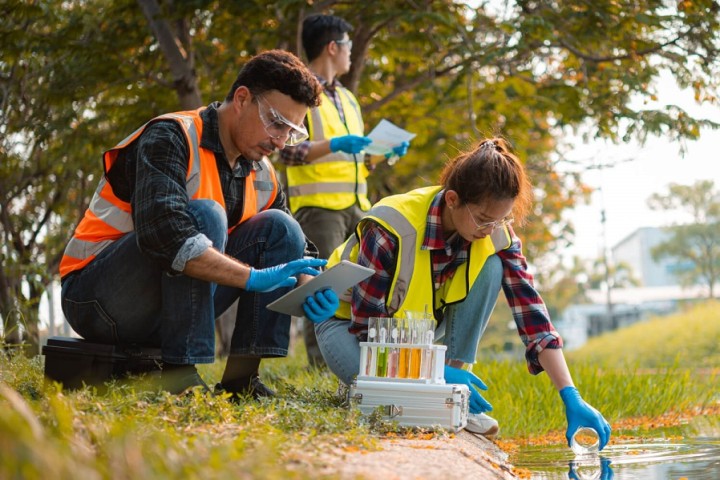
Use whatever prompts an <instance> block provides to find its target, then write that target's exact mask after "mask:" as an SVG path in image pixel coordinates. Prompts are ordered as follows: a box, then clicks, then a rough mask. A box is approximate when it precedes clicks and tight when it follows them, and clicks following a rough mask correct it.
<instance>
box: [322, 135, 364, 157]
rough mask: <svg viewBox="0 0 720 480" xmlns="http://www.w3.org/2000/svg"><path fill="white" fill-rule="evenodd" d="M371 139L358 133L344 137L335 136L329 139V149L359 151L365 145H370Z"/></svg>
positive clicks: (332, 150) (347, 151)
mask: <svg viewBox="0 0 720 480" xmlns="http://www.w3.org/2000/svg"><path fill="white" fill-rule="evenodd" d="M371 143H372V140H370V139H369V138H368V137H361V136H360V135H345V136H344V137H335V138H332V139H330V151H331V152H337V151H338V150H339V151H341V152H345V153H360V152H361V151H362V150H363V149H364V148H365V147H367V146H368V145H370V144H371Z"/></svg>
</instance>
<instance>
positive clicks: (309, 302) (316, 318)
mask: <svg viewBox="0 0 720 480" xmlns="http://www.w3.org/2000/svg"><path fill="white" fill-rule="evenodd" d="M339 307H340V299H339V298H338V296H337V294H335V292H334V291H332V289H330V288H326V289H325V290H319V291H317V292H315V295H311V296H309V297H307V298H306V299H305V303H303V310H304V311H305V316H306V317H307V318H308V320H310V321H311V322H313V323H322V322H324V321H325V320H327V319H328V318H330V317H332V316H333V315H335V312H336V311H337V309H338V308H339Z"/></svg>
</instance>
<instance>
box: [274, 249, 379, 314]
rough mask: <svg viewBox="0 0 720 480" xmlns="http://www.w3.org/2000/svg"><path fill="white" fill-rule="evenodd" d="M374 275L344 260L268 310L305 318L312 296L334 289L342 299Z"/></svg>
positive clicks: (290, 292)
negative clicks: (307, 302) (356, 285)
mask: <svg viewBox="0 0 720 480" xmlns="http://www.w3.org/2000/svg"><path fill="white" fill-rule="evenodd" d="M373 273H375V270H373V269H372V268H368V267H362V266H360V265H358V264H356V263H352V262H349V261H347V260H343V261H342V262H340V263H338V264H336V265H333V266H332V267H330V268H328V269H327V270H325V271H324V272H322V273H321V274H320V275H318V276H316V277H314V278H313V279H312V280H310V281H309V282H307V283H306V284H304V285H300V286H299V287H296V288H294V289H292V290H290V291H289V292H288V293H286V294H285V295H283V296H282V297H280V298H278V299H277V300H275V301H274V302H272V303H270V304H268V306H267V308H268V309H269V310H272V311H274V312H280V313H286V314H288V315H293V316H295V317H304V316H305V311H304V310H303V308H302V306H303V303H305V299H306V298H307V297H309V296H310V295H314V294H315V292H317V291H318V290H325V289H326V288H332V290H333V291H334V292H335V293H336V294H337V296H338V297H340V296H341V295H342V294H343V293H345V291H346V290H347V289H348V288H350V287H352V286H353V285H355V284H357V283H359V282H361V281H363V280H365V279H366V278H368V277H369V276H370V275H372V274H373Z"/></svg>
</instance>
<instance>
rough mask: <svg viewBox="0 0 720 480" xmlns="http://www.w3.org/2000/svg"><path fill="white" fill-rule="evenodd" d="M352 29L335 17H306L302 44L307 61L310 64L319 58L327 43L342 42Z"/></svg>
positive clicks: (319, 15)
mask: <svg viewBox="0 0 720 480" xmlns="http://www.w3.org/2000/svg"><path fill="white" fill-rule="evenodd" d="M352 28H353V27H352V25H350V24H349V23H348V22H346V21H345V20H343V19H342V18H340V17H336V16H335V15H321V14H318V15H310V16H309V17H306V18H305V20H303V26H302V44H303V49H304V50H305V55H306V56H307V58H308V61H309V62H312V61H313V60H315V59H316V58H317V57H319V56H320V54H321V53H322V51H323V48H325V45H327V44H328V43H330V42H332V41H336V40H342V39H343V36H344V35H345V34H346V33H348V32H350V31H352Z"/></svg>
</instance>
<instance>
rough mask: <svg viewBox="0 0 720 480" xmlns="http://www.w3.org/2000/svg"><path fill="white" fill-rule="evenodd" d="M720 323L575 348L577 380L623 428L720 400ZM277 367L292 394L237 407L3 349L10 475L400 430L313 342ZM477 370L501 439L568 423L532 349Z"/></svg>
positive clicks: (137, 467)
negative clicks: (45, 371) (375, 411)
mask: <svg viewBox="0 0 720 480" xmlns="http://www.w3.org/2000/svg"><path fill="white" fill-rule="evenodd" d="M718 319H720V304H718V303H712V304H708V305H705V306H702V307H698V308H697V309H694V310H691V311H688V312H686V313H683V314H679V315H675V316H672V317H667V318H660V319H653V320H649V321H647V322H644V323H642V324H638V325H635V326H633V327H631V328H628V329H625V330H623V331H619V332H614V333H612V334H609V335H606V336H603V337H599V338H597V339H595V340H593V341H592V342H590V343H589V344H588V345H587V346H586V347H585V348H584V349H582V350H580V351H577V352H569V354H568V357H569V358H570V362H571V370H572V373H573V375H574V377H575V380H576V383H577V385H578V388H579V389H580V391H581V392H582V394H583V396H584V397H585V398H586V399H587V400H588V402H590V403H591V404H593V405H594V406H596V407H597V408H598V409H600V410H601V411H602V412H603V413H604V414H605V416H606V417H607V418H608V419H609V420H610V421H611V423H614V424H616V423H618V422H621V421H622V420H624V419H632V418H642V417H646V418H660V417H661V416H662V415H663V414H667V413H668V412H686V411H691V410H692V409H693V408H696V407H698V406H700V407H702V406H712V405H717V403H718V398H717V376H716V374H714V373H712V371H711V367H713V366H717V365H718V364H719V363H718V361H717V343H718V341H717V340H718V338H719V336H720V330H719V329H718V328H719V326H718V323H720V320H718ZM708 339H710V340H708ZM712 340H714V341H712ZM713 359H714V360H713ZM264 365H266V366H265V367H264V370H263V378H264V379H265V380H267V381H268V383H269V384H270V385H271V386H273V387H275V388H277V389H278V393H280V395H281V398H278V399H275V400H272V401H262V402H253V401H248V402H245V403H242V404H240V405H234V404H231V403H229V402H228V401H227V400H226V399H224V398H219V397H212V396H209V395H202V394H196V395H194V396H188V397H182V398H179V397H174V396H171V395H168V394H166V393H161V392H157V391H154V390H149V385H148V382H147V381H139V382H138V383H136V384H130V385H120V384H115V385H111V386H110V388H109V389H108V391H107V392H106V393H99V392H97V391H95V390H93V389H91V388H86V389H84V390H80V391H75V392H61V391H59V390H58V389H57V387H56V386H53V385H46V384H45V383H44V381H43V378H42V359H41V358H40V357H38V358H34V359H27V358H25V357H22V356H19V357H18V356H15V357H10V356H7V355H6V354H3V353H0V452H2V462H0V478H24V479H35V478H37V479H40V478H88V479H95V478H98V479H101V478H128V479H130V478H133V479H134V478H145V479H155V478H158V479H159V478H190V479H192V478H202V479H213V478H218V479H220V478H222V479H226V478H300V479H304V478H323V476H322V475H319V474H318V465H321V464H322V462H323V461H322V458H321V455H322V452H323V451H326V450H333V451H344V450H345V451H355V450H357V448H358V447H360V448H370V449H371V448H373V446H374V439H375V438H376V437H377V436H378V435H381V434H383V433H386V432H387V431H388V430H392V427H391V426H388V425H384V424H381V423H378V422H374V423H373V422H370V423H368V422H365V421H363V420H362V419H361V417H360V415H359V414H358V412H357V411H355V410H353V409H348V408H346V407H344V406H342V399H341V398H340V397H339V396H338V395H336V393H335V391H336V388H337V381H336V380H335V379H334V378H333V377H332V376H331V375H329V374H328V373H323V372H318V371H315V370H307V369H306V368H305V360H304V352H302V350H301V349H297V351H296V353H295V355H294V356H292V357H291V358H288V359H283V360H273V361H268V362H265V364H264ZM222 370H223V364H222V362H217V363H215V364H212V365H208V366H203V367H202V368H201V373H202V375H203V376H204V377H205V378H206V380H208V383H210V384H212V383H213V382H215V381H218V379H219V378H220V375H221V372H222ZM476 371H477V373H478V374H479V375H480V376H481V377H482V378H483V379H484V380H485V381H486V383H487V384H488V385H489V387H490V390H489V391H488V392H487V393H486V397H487V399H488V400H489V401H490V402H491V403H493V405H494V406H495V410H494V411H493V416H495V417H496V418H497V419H498V420H499V421H500V423H501V426H502V429H501V434H502V437H501V438H505V439H512V438H514V439H517V438H527V437H542V436H549V435H550V434H551V432H555V434H557V432H561V431H562V430H563V429H564V427H565V424H564V422H565V420H564V414H563V411H562V403H561V401H560V399H559V397H558V395H557V393H556V392H555V390H554V388H553V387H552V386H551V385H550V382H549V380H548V379H547V377H546V376H545V375H543V374H541V375H540V376H539V377H533V376H531V375H529V374H528V373H527V370H526V367H525V364H524V360H523V359H522V358H518V359H516V360H514V361H512V362H479V363H478V365H477V369H476ZM698 371H702V372H703V373H702V374H698Z"/></svg>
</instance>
